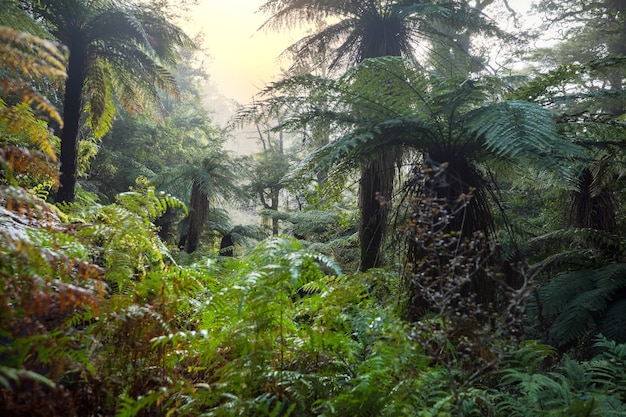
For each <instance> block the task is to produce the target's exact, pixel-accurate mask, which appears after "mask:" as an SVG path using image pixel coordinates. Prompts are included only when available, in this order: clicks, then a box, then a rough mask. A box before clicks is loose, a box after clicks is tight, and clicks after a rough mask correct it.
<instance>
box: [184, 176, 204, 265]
mask: <svg viewBox="0 0 626 417" xmlns="http://www.w3.org/2000/svg"><path fill="white" fill-rule="evenodd" d="M189 206H190V207H189V216H188V217H189V232H188V233H187V240H186V242H185V252H187V253H193V252H195V251H196V250H197V249H198V243H199V242H200V234H201V233H202V229H203V228H204V225H205V223H206V221H207V220H208V212H209V199H208V198H207V195H206V194H204V193H202V192H201V191H200V185H199V184H198V183H197V181H195V180H194V182H193V185H192V186H191V199H190V202H189Z"/></svg>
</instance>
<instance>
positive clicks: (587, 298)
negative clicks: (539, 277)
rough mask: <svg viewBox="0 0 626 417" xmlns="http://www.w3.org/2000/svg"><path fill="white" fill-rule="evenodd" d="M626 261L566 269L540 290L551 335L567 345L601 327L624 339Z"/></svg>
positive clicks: (555, 340) (560, 344) (543, 312)
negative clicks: (593, 267) (598, 266)
mask: <svg viewBox="0 0 626 417" xmlns="http://www.w3.org/2000/svg"><path fill="white" fill-rule="evenodd" d="M625 288H626V264H611V265H607V266H605V267H601V268H597V269H583V270H577V271H572V272H565V273H562V274H560V275H557V276H556V277H554V278H552V279H551V280H550V281H549V282H548V283H547V284H545V285H542V286H540V287H539V289H538V297H539V301H538V302H539V303H540V304H541V312H542V316H543V317H546V318H551V325H550V333H549V334H550V338H551V340H552V341H553V342H554V343H556V344H558V345H559V346H563V345H566V344H569V343H571V342H572V341H574V340H576V339H579V338H581V337H582V336H584V335H586V334H588V333H590V332H591V333H595V332H598V331H599V329H600V328H602V330H603V331H604V332H606V336H609V335H610V336H611V337H617V339H615V340H617V341H624V333H623V329H624V324H625V320H624V318H623V317H624V316H620V315H619V313H620V312H622V311H624V295H623V294H624V289H625Z"/></svg>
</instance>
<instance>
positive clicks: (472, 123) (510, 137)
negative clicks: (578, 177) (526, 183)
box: [467, 101, 583, 170]
mask: <svg viewBox="0 0 626 417" xmlns="http://www.w3.org/2000/svg"><path fill="white" fill-rule="evenodd" d="M467 122H468V126H469V129H470V132H471V133H472V134H474V135H476V136H477V137H479V138H482V139H483V140H484V141H485V146H486V147H487V149H489V150H491V151H493V152H494V153H495V154H497V155H500V156H504V157H508V158H512V159H519V158H522V159H526V160H529V161H530V162H535V163H538V166H539V167H540V168H542V169H548V170H550V169H555V168H558V167H560V166H562V165H564V164H563V163H562V161H563V160H568V159H569V160H572V159H573V158H576V157H582V155H583V151H582V149H581V148H580V147H579V146H577V145H575V144H573V143H571V142H568V141H566V140H564V139H562V138H561V137H560V136H559V135H558V131H557V126H556V123H555V121H554V118H553V115H552V113H551V112H550V111H549V110H546V109H544V108H542V107H540V106H538V105H536V104H533V103H529V102H525V101H507V102H500V103H495V104H492V105H488V106H485V107H482V108H480V109H478V110H475V111H472V112H470V113H469V114H468V115H467Z"/></svg>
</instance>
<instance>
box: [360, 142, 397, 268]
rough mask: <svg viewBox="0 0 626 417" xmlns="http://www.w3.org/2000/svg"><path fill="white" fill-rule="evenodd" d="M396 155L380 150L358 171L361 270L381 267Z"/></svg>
mask: <svg viewBox="0 0 626 417" xmlns="http://www.w3.org/2000/svg"><path fill="white" fill-rule="evenodd" d="M394 174H395V154H394V152H393V151H392V152H389V151H386V150H382V151H381V152H380V153H378V155H376V156H374V157H372V159H370V160H369V161H368V162H367V163H365V164H364V165H363V166H362V168H361V186H360V190H359V206H360V208H361V222H360V226H359V244H360V246H361V266H360V270H361V271H367V270H368V269H370V268H376V267H379V266H381V264H382V259H381V254H380V248H381V246H382V242H383V238H384V236H385V231H386V226H387V218H388V216H389V209H390V205H389V203H390V201H391V197H392V193H393V179H394Z"/></svg>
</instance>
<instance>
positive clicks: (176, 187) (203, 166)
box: [155, 151, 242, 253]
mask: <svg viewBox="0 0 626 417" xmlns="http://www.w3.org/2000/svg"><path fill="white" fill-rule="evenodd" d="M235 171H236V170H235V167H234V166H233V164H232V163H230V159H229V158H228V155H227V154H225V153H223V152H217V151H214V152H211V154H209V155H208V156H206V157H205V158H204V159H202V160H201V161H199V162H198V163H185V164H180V165H178V166H176V167H174V168H173V169H172V170H170V171H168V172H164V173H163V174H161V175H160V176H159V178H157V179H155V183H156V184H157V186H158V187H159V188H160V189H163V190H167V191H169V192H171V193H172V194H174V195H183V194H186V195H187V196H189V200H188V201H189V215H188V217H187V222H188V224H189V229H188V232H187V234H186V236H183V239H181V246H183V245H184V247H185V251H186V252H187V253H192V252H195V251H196V249H197V248H198V243H199V241H200V234H201V233H202V230H203V228H204V226H205V224H206V223H207V221H208V220H209V218H208V217H209V211H210V208H211V206H214V205H216V204H218V203H220V202H224V201H233V200H235V199H236V198H237V197H240V196H241V195H242V191H241V188H240V187H239V186H238V184H237V174H236V173H235ZM185 199H186V198H185Z"/></svg>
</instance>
